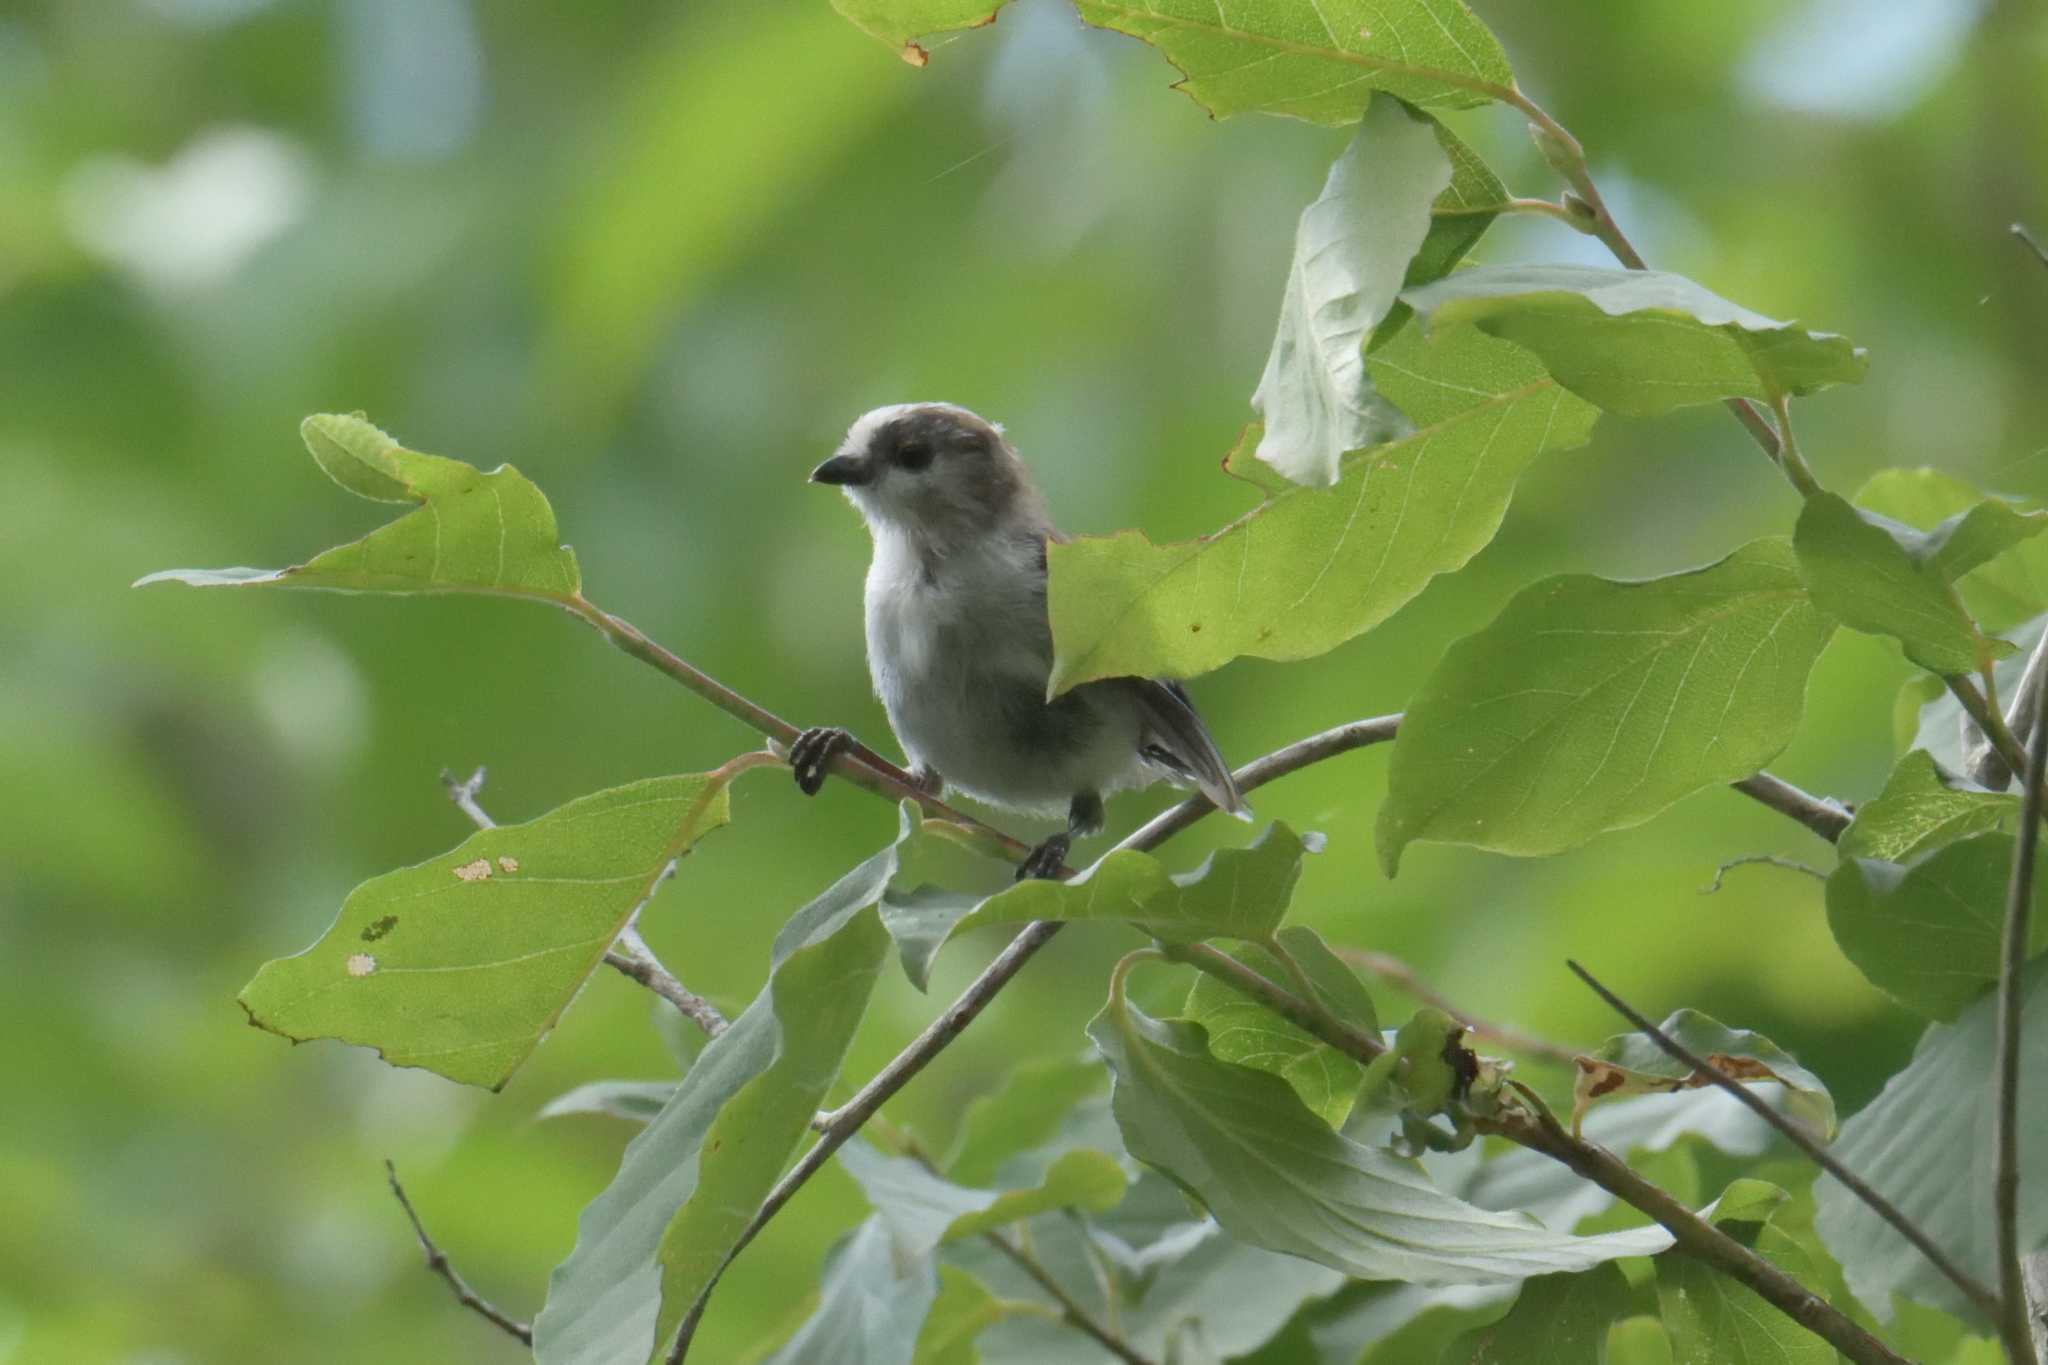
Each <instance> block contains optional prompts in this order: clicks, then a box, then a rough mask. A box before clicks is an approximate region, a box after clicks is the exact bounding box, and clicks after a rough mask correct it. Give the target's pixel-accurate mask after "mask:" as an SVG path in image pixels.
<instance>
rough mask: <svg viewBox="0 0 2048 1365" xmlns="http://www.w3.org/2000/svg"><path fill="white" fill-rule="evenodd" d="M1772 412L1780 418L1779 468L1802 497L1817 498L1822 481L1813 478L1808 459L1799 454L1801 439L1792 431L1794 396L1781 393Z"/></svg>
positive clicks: (1774, 399)
mask: <svg viewBox="0 0 2048 1365" xmlns="http://www.w3.org/2000/svg"><path fill="white" fill-rule="evenodd" d="M1771 411H1772V412H1773V413H1775V414H1776V415H1777V418H1778V450H1777V454H1776V456H1775V458H1776V459H1777V462H1778V468H1780V469H1782V470H1784V471H1785V477H1786V478H1787V479H1790V480H1791V481H1792V486H1793V487H1794V488H1796V489H1798V490H1799V496H1800V497H1802V498H1810V497H1813V496H1815V495H1816V494H1818V493H1819V492H1820V480H1818V479H1816V478H1814V477H1813V470H1811V469H1809V468H1808V467H1807V464H1806V457H1805V456H1803V455H1801V454H1800V453H1799V438H1798V436H1797V435H1795V434H1794V433H1793V431H1792V395H1791V394H1788V393H1780V394H1777V395H1776V396H1774V397H1773V398H1772V399H1771Z"/></svg>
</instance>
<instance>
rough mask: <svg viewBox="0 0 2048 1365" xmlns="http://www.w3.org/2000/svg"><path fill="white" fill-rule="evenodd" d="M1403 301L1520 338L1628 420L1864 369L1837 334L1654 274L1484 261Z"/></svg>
mask: <svg viewBox="0 0 2048 1365" xmlns="http://www.w3.org/2000/svg"><path fill="white" fill-rule="evenodd" d="M1401 299H1402V301H1403V302H1404V303H1406V304H1408V306H1409V307H1411V308H1413V309H1414V310H1415V311H1416V312H1417V313H1419V314H1421V315H1422V319H1423V322H1424V324H1425V325H1426V326H1427V327H1429V328H1430V330H1432V331H1434V330H1435V329H1437V328H1439V327H1452V326H1456V325H1459V324H1470V325H1472V326H1476V327H1478V328H1479V329H1480V330H1481V331H1484V332H1486V333H1488V334H1490V335H1492V336H1497V337H1501V338H1503V339H1505V340H1507V341H1512V342H1515V343H1517V344H1519V345H1522V346H1526V347H1528V348H1529V349H1530V350H1531V351H1534V352H1535V353H1536V354H1537V355H1538V356H1540V357H1541V358H1542V360H1543V363H1544V364H1545V365H1546V366H1548V367H1549V369H1550V372H1551V373H1552V374H1553V375H1555V376H1557V380H1558V382H1559V383H1561V384H1563V385H1564V386H1565V387H1566V388H1568V389H1570V390H1571V391H1572V392H1573V393H1576V394H1578V395H1579V396H1580V397H1581V398H1584V399H1587V400H1588V401H1590V402H1593V403H1597V404H1599V405H1600V406H1601V407H1603V408H1606V409H1607V410H1608V411H1610V412H1620V413H1626V414H1629V415H1630V416H1635V417H1654V416H1656V415H1658V414H1660V413H1664V412H1669V411H1670V410H1671V409H1673V408H1677V407H1683V406H1685V405H1687V404H1690V403H1711V402H1716V401H1718V400H1720V399H1723V398H1757V399H1764V400H1770V399H1773V398H1775V397H1777V396H1778V395H1780V394H1791V395H1802V394H1808V393H1812V392H1814V391H1815V390H1816V389H1821V388H1825V387H1827V386H1828V385H1830V384H1853V383H1855V382H1856V381H1858V380H1860V379H1862V378H1863V375H1864V372H1865V370H1867V369H1868V368H1869V361H1868V358H1867V356H1866V355H1865V354H1864V352H1863V351H1862V350H1861V349H1860V348H1858V347H1856V346H1852V345H1850V344H1849V341H1848V340H1847V338H1845V337H1839V336H1835V335H1834V334H1832V333H1828V332H1809V331H1806V330H1804V329H1803V328H1801V327H1799V326H1797V325H1796V324H1794V323H1789V322H1777V321H1774V320H1773V319H1771V318H1767V317H1764V316H1762V315H1761V314H1758V313H1752V312H1750V311H1749V310H1748V309H1746V308H1740V307H1737V306H1736V305H1735V304H1732V303H1730V302H1728V300H1726V299H1724V298H1722V297H1720V296H1719V295H1718V294H1715V293H1713V292H1711V291H1709V290H1707V289H1704V288H1702V287H1701V286H1700V285H1697V284H1695V283H1693V282H1692V281H1691V280H1688V279H1686V278H1684V277H1683V276H1680V275H1667V274H1662V273H1660V272H1657V271H1649V270H1608V269H1600V268H1596V267H1591V266H1577V265H1517V266H1480V267H1478V268H1477V269H1473V270H1463V271H1459V272H1458V273H1456V274H1454V275H1450V276H1448V277H1446V278H1444V279H1441V280H1438V281H1436V282H1435V283H1433V284H1427V285H1423V286H1421V287H1420V288H1415V289H1409V290H1406V291H1404V292H1403V293H1402V295H1401Z"/></svg>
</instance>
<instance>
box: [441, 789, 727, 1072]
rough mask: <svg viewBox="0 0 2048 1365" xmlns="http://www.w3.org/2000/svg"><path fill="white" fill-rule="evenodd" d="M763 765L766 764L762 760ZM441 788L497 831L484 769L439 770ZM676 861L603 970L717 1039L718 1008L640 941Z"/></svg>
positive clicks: (720, 1027)
mask: <svg viewBox="0 0 2048 1365" xmlns="http://www.w3.org/2000/svg"><path fill="white" fill-rule="evenodd" d="M761 761H763V762H765V761H766V760H765V759H763V760H761ZM441 785H442V786H444V787H446V788H447V789H448V799H449V800H450V801H453V802H454V803H455V804H456V805H457V806H460V807H461V808H462V813H463V814H464V815H467V816H468V817H469V818H470V819H471V820H472V821H474V822H475V824H476V827H477V828H478V829H496V828H497V827H498V822H497V821H496V820H493V819H492V818H491V817H490V813H489V812H488V811H486V810H485V809H484V808H483V803H482V802H481V801H479V800H478V799H477V798H478V796H479V794H480V793H481V792H482V791H483V789H484V769H483V767H482V765H478V767H477V770H476V771H475V772H473V773H471V774H470V775H469V776H468V777H467V778H466V779H464V780H462V781H457V780H456V778H455V775H454V774H453V773H451V772H449V771H448V770H447V769H446V768H443V769H442V770H441ZM678 861H680V860H679V859H674V858H672V859H670V860H669V864H668V866H667V867H665V868H663V869H662V870H661V875H660V876H658V877H656V878H655V879H654V881H653V882H652V883H651V884H650V885H649V886H648V888H647V894H646V895H644V896H642V897H641V898H640V904H638V905H636V906H634V907H633V913H632V914H630V915H628V916H627V917H626V927H625V928H624V929H623V930H621V931H620V932H619V938H618V942H617V944H616V945H615V946H614V947H613V948H612V950H611V951H610V952H607V953H606V954H605V955H604V963H605V966H607V967H610V968H612V969H613V970H615V971H617V972H619V973H620V974H621V975H623V976H625V977H626V978H627V979H629V980H632V981H637V982H639V983H640V984H641V985H643V986H645V987H646V988H647V989H648V990H650V991H653V992H654V993H655V994H656V995H658V996H660V997H661V998H662V999H664V1000H666V1001H668V1002H669V1003H670V1004H671V1005H674V1006H675V1007H676V1009H677V1010H678V1011H680V1012H681V1014H682V1016H683V1017H684V1018H685V1019H688V1020H689V1021H690V1022H691V1023H693V1024H695V1025H696V1026H697V1027H698V1028H701V1029H703V1030H704V1033H705V1036H706V1037H710V1038H716V1037H717V1036H718V1035H719V1034H720V1033H722V1032H724V1031H725V1022H726V1021H725V1016H724V1015H723V1014H721V1013H719V1011H718V1006H716V1005H714V1004H712V1003H711V1002H710V1001H709V1000H706V999H705V998H704V997H703V996H701V995H698V994H697V993H696V992H695V991H693V990H691V989H690V988H689V987H687V986H685V985H684V984H683V983H682V982H680V981H678V980H677V979H676V978H675V977H674V976H673V975H671V974H670V972H669V970H668V968H666V967H664V966H662V965H661V959H660V958H658V957H656V956H655V955H654V949H652V948H650V947H648V946H647V940H646V939H644V938H642V937H640V930H639V927H638V925H639V920H640V912H641V911H642V910H643V909H645V908H646V906H647V903H648V902H649V901H651V900H653V899H654V893H655V892H657V891H659V890H660V889H661V884H662V883H663V882H665V881H667V880H668V879H669V878H670V877H672V876H674V875H675V871H676V863H677V862H678Z"/></svg>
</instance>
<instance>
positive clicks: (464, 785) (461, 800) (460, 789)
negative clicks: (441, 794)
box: [441, 763, 498, 829]
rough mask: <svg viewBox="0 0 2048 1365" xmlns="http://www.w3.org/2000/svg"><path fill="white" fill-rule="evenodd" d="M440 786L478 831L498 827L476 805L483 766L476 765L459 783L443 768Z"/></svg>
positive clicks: (482, 809)
mask: <svg viewBox="0 0 2048 1365" xmlns="http://www.w3.org/2000/svg"><path fill="white" fill-rule="evenodd" d="M441 785H442V786H443V787H445V788H446V789H447V791H448V799H449V800H450V801H453V802H454V803H455V804H456V806H457V807H459V808H460V809H461V811H462V813H463V814H464V815H467V816H468V817H469V818H470V820H471V821H472V822H473V823H474V824H475V825H476V827H477V828H478V829H496V828H497V827H498V822H497V821H496V820H493V819H492V818H491V817H490V816H489V815H487V814H485V813H484V808H483V807H482V806H480V805H478V804H477V799H476V798H477V793H478V792H481V791H482V790H483V789H484V765H483V764H481V763H479V764H477V766H476V771H475V772H473V773H471V774H470V775H469V776H468V777H467V778H464V779H462V780H461V781H457V780H456V777H455V774H454V773H452V772H449V771H448V770H447V769H446V768H443V769H441Z"/></svg>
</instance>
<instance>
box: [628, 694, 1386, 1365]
mask: <svg viewBox="0 0 2048 1365" xmlns="http://www.w3.org/2000/svg"><path fill="white" fill-rule="evenodd" d="M1400 720H1401V718H1400V717H1399V716H1376V717H1373V718H1372V719H1370V720H1359V721H1353V722H1351V723H1350V724H1348V725H1340V726H1337V727H1336V728H1335V729H1333V730H1325V731H1323V732H1322V733H1321V734H1317V735H1311V736H1309V737H1308V738H1307V739H1303V740H1298V741H1296V742H1295V743H1293V744H1290V745H1287V746H1286V747H1285V748H1282V749H1276V750H1274V751H1273V752H1272V753H1270V754H1267V755H1265V756H1264V757H1263V758H1258V759H1254V760H1253V761H1252V762H1250V763H1247V764H1246V765H1245V766H1244V767H1242V768H1240V769H1238V770H1237V773H1236V778H1237V787H1238V790H1239V791H1244V792H1249V791H1253V790H1255V789H1257V788H1259V787H1262V786H1264V785H1265V784H1266V783H1268V782H1271V781H1273V780H1274V779H1275V778H1279V777H1284V776H1286V775H1287V774H1288V773H1291V772H1294V771H1296V770H1297V769H1300V768H1306V767H1308V766H1309V765H1311V764H1314V763H1320V762H1322V761H1323V760H1324V759H1327V758H1334V757H1336V756H1337V755H1338V754H1341V753H1346V752H1349V751H1350V750H1352V749H1360V748H1364V747H1365V746H1366V745H1369V744H1379V743H1384V742H1385V741H1387V740H1390V739H1392V738H1393V737H1394V732H1395V729H1396V727H1397V726H1398V725H1399V724H1400ZM1215 809H1216V806H1215V803H1214V802H1212V801H1210V800H1209V798H1208V797H1206V796H1200V795H1197V796H1191V797H1189V798H1188V799H1187V800H1185V801H1182V802H1180V803H1179V804H1178V805H1175V806H1172V807H1169V808H1168V809H1166V810H1164V811H1161V812H1160V813H1159V814H1158V815H1156V816H1154V817H1153V818H1152V819H1151V820H1149V821H1147V822H1146V823H1145V824H1143V825H1141V826H1140V827H1139V828H1138V829H1137V830H1135V831H1133V832H1132V833H1131V834H1130V835H1129V836H1128V837H1126V838H1125V839H1124V840H1123V841H1122V842H1121V843H1119V844H1118V845H1117V846H1116V847H1115V848H1113V849H1111V850H1110V853H1115V852H1119V851H1122V850H1124V849H1136V850H1139V851H1141V852H1144V851H1149V850H1151V849H1154V848H1157V847H1158V846H1159V845H1160V844H1162V843H1165V842H1166V841H1167V840H1168V839H1170V838H1172V837H1173V836H1174V835H1176V834H1178V833H1180V831H1182V830H1184V829H1186V828H1187V827H1188V826H1189V825H1192V824H1194V823H1195V822H1196V821H1197V820H1200V819H1201V818H1202V817H1203V816H1205V815H1208V814H1210V813H1212V812H1213V811H1215ZM1103 856H1104V857H1108V856H1109V855H1108V854H1107V853H1105V854H1104V855H1103ZM1062 927H1063V926H1062V925H1061V923H1060V922H1059V921H1057V920H1040V921H1038V922H1036V923H1033V924H1027V925H1025V926H1024V928H1023V929H1021V930H1019V931H1018V933H1017V936H1016V937H1015V938H1013V939H1011V940H1010V942H1009V945H1008V946H1007V947H1005V948H1004V949H1003V950H1002V952H1000V953H998V954H996V956H995V959H994V960H993V961H991V962H990V963H989V964H988V966H986V967H984V968H983V969H982V971H981V974H980V975H979V976H977V977H975V978H974V980H973V981H972V982H970V983H969V984H968V986H967V989H966V990H964V991H962V992H961V993H960V996H959V998H958V999H956V1000H954V1002H953V1003H952V1004H950V1005H948V1006H947V1007H946V1008H945V1009H944V1010H943V1011H941V1012H940V1014H939V1016H938V1017H937V1018H936V1019H934V1020H932V1022H931V1023H929V1024H927V1025H926V1026H925V1029H924V1032H922V1033H920V1034H918V1036H917V1037H916V1038H915V1039H913V1040H912V1041H911V1043H910V1044H909V1046H907V1047H905V1048H904V1049H903V1050H902V1051H901V1052H899V1053H897V1054H896V1056H895V1058H894V1059H893V1060H891V1061H890V1062H889V1064H888V1065H887V1066H884V1067H883V1068H882V1069H881V1070H880V1071H878V1072H876V1073H875V1075H874V1077H873V1078H872V1079H870V1080H869V1081H868V1083H867V1084H866V1085H864V1086H862V1087H861V1088H860V1089H859V1090H858V1091H857V1092H855V1094H854V1096H853V1098H852V1099H850V1100H848V1101H847V1102H846V1103H845V1104H842V1105H840V1106H839V1107H838V1108H837V1109H834V1110H833V1111H832V1112H831V1113H829V1114H827V1115H825V1116H824V1117H823V1118H822V1119H820V1120H818V1121H817V1122H814V1123H813V1124H812V1126H813V1127H814V1128H816V1129H817V1130H818V1134H819V1136H818V1140H817V1141H816V1142H815V1143H813V1144H811V1147H810V1149H809V1150H808V1151H806V1152H805V1153H804V1154H803V1156H802V1157H800V1158H799V1159H798V1161H797V1163H796V1165H794V1166H792V1167H791V1168H790V1169H789V1172H788V1174H786V1175H784V1176H783V1177H782V1179H780V1180H778V1181H777V1182H776V1183H775V1186H774V1188H773V1189H771V1190H769V1191H768V1195H767V1197H766V1198H765V1199H763V1200H762V1201H761V1207H760V1208H759V1209H758V1210H756V1211H755V1213H754V1217H753V1218H752V1219H751V1220H750V1221H749V1222H748V1224H747V1226H746V1227H745V1228H743V1229H742V1230H741V1232H740V1235H739V1236H738V1237H737V1238H735V1239H734V1241H733V1246H732V1249H731V1250H730V1251H729V1252H727V1253H726V1258H725V1262H724V1265H721V1266H720V1267H719V1270H718V1273H717V1274H714V1275H713V1276H712V1277H711V1279H710V1281H709V1282H708V1283H706V1284H705V1286H704V1288H703V1289H702V1290H701V1291H699V1293H698V1295H697V1301H696V1302H695V1303H693V1304H691V1305H690V1310H689V1312H688V1313H687V1314H685V1315H684V1318H683V1322H682V1326H681V1328H680V1329H679V1330H678V1332H677V1335H676V1339H675V1344H674V1346H673V1347H672V1348H671V1349H670V1351H669V1355H668V1359H669V1361H670V1363H671V1365H680V1362H681V1361H682V1360H683V1359H684V1358H685V1357H686V1356H687V1354H688V1352H689V1349H690V1341H691V1339H692V1337H694V1336H695V1334H696V1330H697V1323H698V1322H699V1321H700V1320H701V1319H702V1317H703V1315H704V1308H705V1306H706V1304H708V1303H709V1302H710V1298H711V1291H712V1290H713V1289H714V1288H716V1287H717V1284H718V1278H719V1276H720V1275H723V1274H724V1273H725V1267H726V1266H730V1265H731V1264H732V1263H733V1260H734V1258H736V1257H737V1256H738V1255H739V1254H740V1252H741V1251H743V1250H745V1249H746V1247H747V1244H748V1243H750V1242H752V1241H753V1240H754V1238H755V1237H756V1236H757V1235H759V1233H760V1231H761V1229H762V1228H763V1227H766V1226H767V1224H768V1221H769V1220H770V1219H771V1218H773V1217H774V1216H775V1215H776V1214H777V1213H779V1212H780V1211H781V1209H782V1206H783V1205H785V1204H787V1203H788V1202H789V1201H790V1198H791V1197H792V1196H793V1195H795V1194H796V1192H797V1191H798V1190H800V1189H802V1188H803V1186H804V1183H805V1182H806V1181H808V1180H809V1179H810V1178H811V1177H812V1176H813V1175H815V1174H817V1172H818V1171H819V1169H820V1168H822V1167H823V1166H824V1164H825V1163H826V1162H827V1161H829V1160H831V1159H832V1154H833V1153H834V1152H836V1151H838V1150H839V1148H840V1147H842V1146H844V1145H845V1143H846V1140H847V1139H848V1138H850V1137H852V1136H853V1135H854V1133H856V1132H858V1131H859V1130H860V1126H861V1125H862V1124H864V1123H866V1122H867V1121H868V1119H869V1118H870V1117H872V1116H873V1115H874V1113H875V1111H877V1110H878V1109H880V1108H881V1107H882V1106H883V1105H884V1104H885V1103H887V1102H888V1101H889V1099H890V1098H891V1097H893V1096H894V1095H895V1094H896V1092H897V1091H899V1090H901V1089H902V1088H903V1087H904V1086H905V1085H907V1084H909V1082H910V1080H911V1078H912V1077H913V1076H915V1075H917V1073H918V1072H920V1071H922V1070H924V1068H925V1067H926V1066H927V1065H928V1064H929V1063H930V1062H931V1060H932V1059H933V1058H934V1057H936V1056H938V1055H939V1053H941V1052H943V1051H944V1050H945V1049H946V1048H947V1047H948V1046H949V1045H950V1044H951V1043H952V1041H953V1040H954V1039H955V1038H957V1037H959V1036H960V1033H961V1031H962V1030H964V1029H965V1028H966V1027H967V1026H968V1025H969V1024H970V1023H972V1022H974V1019H975V1017H976V1016H977V1015H979V1014H980V1013H981V1012H982V1011H983V1010H984V1009H986V1008H988V1004H989V1002H990V1001H991V1000H994V999H995V998H996V995H997V994H998V993H999V992H1000V991H1001V990H1002V989H1003V987H1004V986H1006V985H1008V984H1009V983H1010V979H1011V978H1012V977H1014V976H1016V975H1017V973H1018V972H1020V971H1022V970H1023V969H1024V964H1025V963H1026V962H1029V961H1030V960H1031V958H1032V956H1033V955H1034V954H1035V953H1037V952H1038V950H1039V949H1040V948H1043V947H1044V946H1045V945H1046V944H1047V943H1049V942H1051V941H1052V938H1053V935H1055V934H1057V933H1059V931H1060V929H1061V928H1062ZM1302 1008H1303V1009H1304V1010H1310V1007H1309V1006H1307V1005H1303V1006H1302ZM1310 1012H1311V1013H1313V1011H1312V1010H1310Z"/></svg>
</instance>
